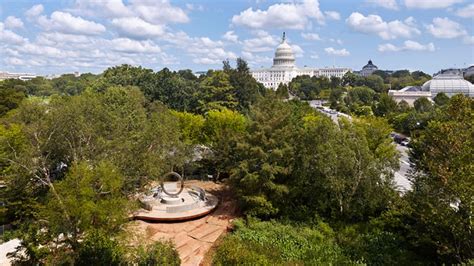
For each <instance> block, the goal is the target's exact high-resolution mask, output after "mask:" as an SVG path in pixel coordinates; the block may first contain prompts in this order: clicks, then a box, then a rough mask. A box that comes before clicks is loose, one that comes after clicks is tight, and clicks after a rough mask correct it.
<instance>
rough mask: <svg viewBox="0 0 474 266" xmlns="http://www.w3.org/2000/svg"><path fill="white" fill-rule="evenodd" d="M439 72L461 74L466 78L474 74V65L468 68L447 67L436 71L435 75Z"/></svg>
mask: <svg viewBox="0 0 474 266" xmlns="http://www.w3.org/2000/svg"><path fill="white" fill-rule="evenodd" d="M439 74H456V75H461V76H463V77H464V78H467V77H469V76H472V75H474V65H471V66H469V67H466V68H446V69H441V70H440V71H438V72H437V73H435V74H434V75H433V76H436V75H439Z"/></svg>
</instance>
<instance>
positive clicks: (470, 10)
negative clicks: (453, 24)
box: [456, 4, 474, 18]
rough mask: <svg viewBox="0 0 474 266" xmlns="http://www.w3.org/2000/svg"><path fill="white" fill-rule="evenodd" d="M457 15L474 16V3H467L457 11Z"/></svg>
mask: <svg viewBox="0 0 474 266" xmlns="http://www.w3.org/2000/svg"><path fill="white" fill-rule="evenodd" d="M456 15H458V16H459V17H462V18H473V17H474V4H470V5H467V6H465V7H463V8H460V9H458V10H457V11H456Z"/></svg>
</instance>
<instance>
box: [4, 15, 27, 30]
mask: <svg viewBox="0 0 474 266" xmlns="http://www.w3.org/2000/svg"><path fill="white" fill-rule="evenodd" d="M4 22H5V28H8V29H21V28H23V21H21V19H19V18H17V17H14V16H8V17H7V18H6V19H5V21H4Z"/></svg>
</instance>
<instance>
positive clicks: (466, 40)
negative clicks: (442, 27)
mask: <svg viewBox="0 0 474 266" xmlns="http://www.w3.org/2000/svg"><path fill="white" fill-rule="evenodd" d="M463 42H464V43H465V44H468V45H474V36H465V37H464V38H463Z"/></svg>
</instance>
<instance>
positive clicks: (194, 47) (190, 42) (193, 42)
mask: <svg viewBox="0 0 474 266" xmlns="http://www.w3.org/2000/svg"><path fill="white" fill-rule="evenodd" d="M164 39H165V40H166V41H167V42H169V43H172V44H174V45H175V47H177V48H180V49H183V50H185V51H186V52H187V53H188V54H189V55H190V56H191V57H193V62H195V63H196V64H217V62H219V63H220V62H222V61H223V60H225V59H230V60H234V59H236V58H237V55H236V54H235V53H234V52H231V51H226V50H225V49H224V42H222V41H214V40H212V39H210V38H208V37H190V36H189V35H188V34H187V33H185V32H182V31H180V32H177V33H170V32H168V33H167V34H166V35H165V36H164Z"/></svg>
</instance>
